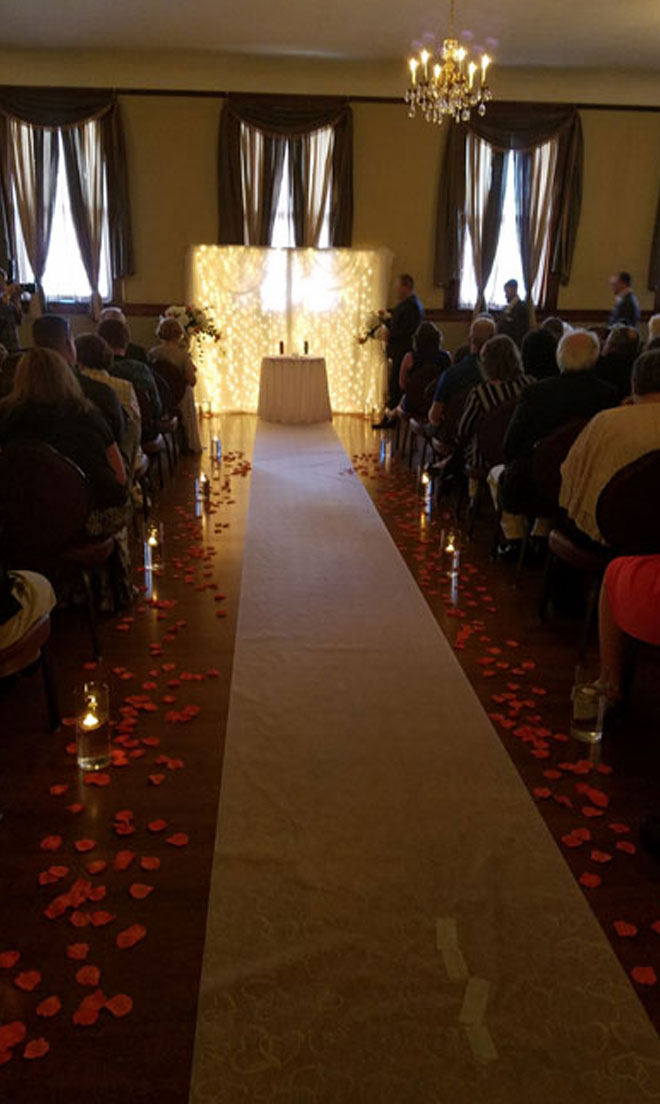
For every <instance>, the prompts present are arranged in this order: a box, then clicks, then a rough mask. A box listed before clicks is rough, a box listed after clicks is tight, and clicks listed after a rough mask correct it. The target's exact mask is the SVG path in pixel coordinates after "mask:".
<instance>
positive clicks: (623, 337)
mask: <svg viewBox="0 0 660 1104" xmlns="http://www.w3.org/2000/svg"><path fill="white" fill-rule="evenodd" d="M640 345H641V340H640V336H639V330H636V329H635V327H634V326H621V325H619V326H615V327H614V328H613V329H612V330H611V331H610V333H609V335H608V338H607V340H606V342H605V345H604V346H603V355H602V356H601V358H600V360H599V361H598V365H597V367H596V375H597V376H598V378H599V379H602V380H605V383H610V384H611V385H612V387H616V390H617V394H618V396H619V399H621V400H623V399H627V398H628V396H629V395H630V394H631V392H632V367H633V364H634V363H635V360H636V359H637V355H638V353H639V347H640Z"/></svg>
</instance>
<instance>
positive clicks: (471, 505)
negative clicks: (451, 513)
mask: <svg viewBox="0 0 660 1104" xmlns="http://www.w3.org/2000/svg"><path fill="white" fill-rule="evenodd" d="M517 402H518V398H517V396H515V397H514V398H512V399H507V400H506V401H505V402H503V403H500V405H499V406H496V407H495V409H494V410H489V411H488V413H487V414H484V415H483V417H482V418H481V419H480V420H479V423H478V425H477V432H476V437H477V451H478V453H479V455H480V457H481V458H482V460H483V464H480V465H479V466H477V467H474V466H473V467H468V468H466V472H465V474H466V477H467V480H468V484H469V482H470V481H473V482H474V483H475V484H476V486H475V489H474V492H473V493H472V494H471V495H470V496H469V502H468V537H472V533H473V530H474V522H475V519H476V517H477V514H478V512H479V507H480V505H481V501H482V498H483V494H484V490H486V489H487V479H488V472H489V471H490V469H491V468H494V467H495V465H496V464H502V463H503V462H504V454H503V445H504V438H505V437H506V431H507V429H508V427H509V422H510V421H511V419H512V417H513V412H514V410H515V408H516V405H517Z"/></svg>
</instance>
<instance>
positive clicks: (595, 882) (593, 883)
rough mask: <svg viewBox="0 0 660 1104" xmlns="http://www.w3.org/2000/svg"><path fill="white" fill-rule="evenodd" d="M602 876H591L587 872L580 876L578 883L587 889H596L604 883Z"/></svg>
mask: <svg viewBox="0 0 660 1104" xmlns="http://www.w3.org/2000/svg"><path fill="white" fill-rule="evenodd" d="M602 880H603V879H602V878H601V876H600V874H590V873H589V872H588V871H585V872H584V874H580V877H579V878H578V881H579V883H580V885H583V886H585V887H586V888H587V889H596V888H597V887H598V886H599V885H600V884H601V882H602Z"/></svg>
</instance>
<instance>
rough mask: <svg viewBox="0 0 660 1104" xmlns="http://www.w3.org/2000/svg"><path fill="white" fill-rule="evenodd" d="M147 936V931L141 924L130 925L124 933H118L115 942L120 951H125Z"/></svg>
mask: <svg viewBox="0 0 660 1104" xmlns="http://www.w3.org/2000/svg"><path fill="white" fill-rule="evenodd" d="M146 934H147V929H146V928H145V927H144V925H143V924H131V926H130V927H129V928H125V929H124V931H121V932H119V934H118V936H117V938H116V940H115V942H116V944H117V946H118V947H119V949H120V950H122V951H124V950H127V949H128V948H129V947H134V946H135V944H136V943H139V942H140V941H141V940H142V939H144V937H145V935H146Z"/></svg>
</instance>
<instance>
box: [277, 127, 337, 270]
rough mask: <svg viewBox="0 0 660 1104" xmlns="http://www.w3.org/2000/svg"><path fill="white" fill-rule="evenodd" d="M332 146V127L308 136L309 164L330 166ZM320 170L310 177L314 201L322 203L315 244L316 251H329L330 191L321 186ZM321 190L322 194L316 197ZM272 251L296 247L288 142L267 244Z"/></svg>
mask: <svg viewBox="0 0 660 1104" xmlns="http://www.w3.org/2000/svg"><path fill="white" fill-rule="evenodd" d="M333 144H334V131H333V130H332V127H324V128H323V130H317V131H316V133H315V134H312V135H311V136H310V147H311V149H310V159H311V162H312V165H313V166H315V167H317V166H324V165H326V164H329V163H331V158H332V147H333ZM321 174H322V170H317V172H316V174H315V175H314V177H313V181H312V187H313V188H314V187H315V188H316V192H317V196H316V197H315V198H317V199H318V200H319V201H320V203H321V204H322V214H321V219H322V222H321V231H320V234H319V239H318V242H317V245H316V248H317V249H328V248H329V246H330V188H329V187H327V186H324V184H323V182H322V179H321ZM323 188H324V191H325V194H324V195H322V194H319V193H320V191H321V189H323ZM270 244H271V246H273V247H274V248H276V249H277V248H280V249H287V248H294V247H295V244H296V240H295V234H294V229H293V184H292V181H291V164H290V158H289V144H288V142H287V146H286V152H285V154H284V168H283V170H282V185H281V187H280V194H279V198H278V201H277V211H276V213H275V225H274V227H273V236H272V238H271V242H270Z"/></svg>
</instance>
